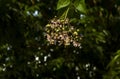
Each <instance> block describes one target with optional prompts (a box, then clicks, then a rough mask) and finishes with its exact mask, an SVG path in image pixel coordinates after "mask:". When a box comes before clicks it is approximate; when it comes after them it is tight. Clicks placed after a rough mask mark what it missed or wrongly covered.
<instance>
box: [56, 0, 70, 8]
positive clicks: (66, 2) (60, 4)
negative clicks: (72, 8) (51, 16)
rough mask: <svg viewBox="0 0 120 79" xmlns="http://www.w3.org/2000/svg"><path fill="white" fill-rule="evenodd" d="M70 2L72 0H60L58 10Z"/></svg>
mask: <svg viewBox="0 0 120 79" xmlns="http://www.w3.org/2000/svg"><path fill="white" fill-rule="evenodd" d="M69 4H70V0H59V1H58V3H57V10H58V9H61V8H64V7H66V6H68V5H69Z"/></svg>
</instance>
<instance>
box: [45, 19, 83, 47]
mask: <svg viewBox="0 0 120 79" xmlns="http://www.w3.org/2000/svg"><path fill="white" fill-rule="evenodd" d="M45 31H46V38H47V41H48V43H49V44H54V45H65V46H67V45H71V44H72V45H73V46H74V47H81V43H80V40H82V37H81V36H80V35H79V31H80V30H79V29H75V28H74V26H71V25H70V22H69V19H64V20H61V19H56V18H54V19H52V20H51V21H50V23H49V24H47V25H46V28H45Z"/></svg>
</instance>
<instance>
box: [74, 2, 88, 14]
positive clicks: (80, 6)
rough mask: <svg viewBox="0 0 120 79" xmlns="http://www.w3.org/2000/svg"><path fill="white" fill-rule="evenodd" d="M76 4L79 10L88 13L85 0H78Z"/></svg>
mask: <svg viewBox="0 0 120 79" xmlns="http://www.w3.org/2000/svg"><path fill="white" fill-rule="evenodd" d="M74 6H75V8H76V9H77V10H78V11H80V12H82V13H86V7H85V0H76V1H75V2H74Z"/></svg>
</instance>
